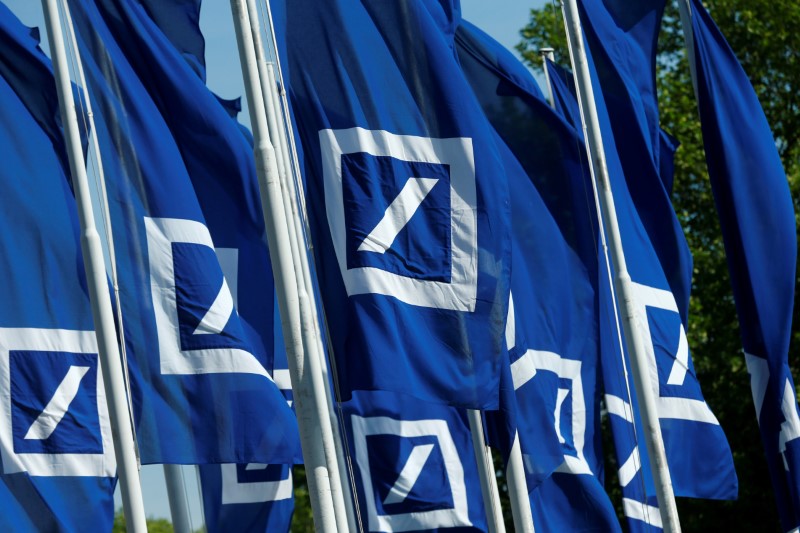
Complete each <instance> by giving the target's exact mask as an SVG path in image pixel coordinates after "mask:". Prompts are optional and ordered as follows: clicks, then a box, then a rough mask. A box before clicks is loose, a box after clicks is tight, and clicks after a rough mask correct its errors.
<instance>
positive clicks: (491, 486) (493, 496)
mask: <svg viewBox="0 0 800 533" xmlns="http://www.w3.org/2000/svg"><path fill="white" fill-rule="evenodd" d="M467 419H468V420H469V431H470V433H471V434H472V449H473V451H474V453H475V463H476V464H477V465H478V478H479V479H480V482H481V496H483V507H484V509H485V510H486V524H487V525H488V526H489V533H505V532H506V525H505V522H503V513H502V510H501V509H500V494H499V493H498V491H497V482H496V480H494V479H493V478H494V464H492V466H491V468H490V467H489V465H490V461H491V460H492V456H491V454H490V453H489V450H488V448H487V447H486V440H485V438H484V435H483V420H481V412H480V411H478V410H476V409H467Z"/></svg>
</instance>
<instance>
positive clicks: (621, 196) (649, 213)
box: [579, 0, 738, 520]
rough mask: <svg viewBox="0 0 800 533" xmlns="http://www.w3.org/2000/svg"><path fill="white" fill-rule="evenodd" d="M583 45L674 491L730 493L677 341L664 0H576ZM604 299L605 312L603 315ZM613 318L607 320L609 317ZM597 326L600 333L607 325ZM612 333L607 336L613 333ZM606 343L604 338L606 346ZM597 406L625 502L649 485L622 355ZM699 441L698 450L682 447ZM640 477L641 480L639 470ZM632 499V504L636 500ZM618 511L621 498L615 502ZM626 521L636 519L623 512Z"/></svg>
mask: <svg viewBox="0 0 800 533" xmlns="http://www.w3.org/2000/svg"><path fill="white" fill-rule="evenodd" d="M579 5H580V7H581V10H582V11H581V18H582V20H583V21H584V30H585V32H586V40H587V43H588V45H589V46H588V48H589V50H588V51H589V53H590V66H591V68H592V77H593V83H595V96H596V98H597V107H598V115H599V118H600V122H601V130H602V135H603V143H604V144H605V150H606V157H607V162H608V167H609V174H610V179H611V189H612V191H613V192H614V201H615V204H616V211H617V217H618V220H619V226H620V233H621V240H622V244H623V249H624V253H625V257H626V259H627V263H628V270H629V273H630V276H631V278H632V281H633V289H634V298H635V300H634V302H635V304H636V317H637V323H638V327H639V328H640V331H641V332H642V334H643V337H644V340H645V351H646V353H647V356H648V359H649V365H648V366H649V374H650V375H651V380H650V382H651V385H652V387H653V389H654V391H655V392H656V393H657V396H656V406H657V410H658V416H659V419H660V423H661V431H662V435H663V437H664V444H665V447H666V453H667V461H668V464H669V467H670V474H671V478H672V483H673V487H674V489H675V494H676V495H678V496H689V497H698V498H714V499H733V498H735V497H736V495H737V492H738V482H737V479H736V473H735V471H734V468H733V460H732V457H731V452H730V448H729V446H728V443H727V439H726V438H725V435H724V432H723V431H722V428H721V427H720V426H719V422H718V421H717V419H716V417H715V416H714V414H713V413H712V412H711V409H710V408H709V406H708V404H706V402H705V400H704V399H703V395H702V391H701V390H700V384H699V382H698V381H697V376H696V374H695V371H694V365H693V363H692V360H691V357H690V355H689V347H688V343H687V340H686V328H687V320H688V308H689V305H688V304H689V291H690V288H691V273H692V270H691V267H692V259H691V254H690V253H689V250H688V246H687V244H686V241H685V238H684V236H683V233H682V231H681V228H680V226H679V224H678V221H677V217H676V215H675V212H674V210H673V209H672V205H671V202H670V198H669V192H668V187H667V185H671V180H672V178H671V177H669V178H662V176H661V172H662V168H663V170H669V168H670V167H671V164H665V165H663V167H662V165H661V162H660V159H661V157H662V155H663V156H665V157H669V156H671V152H668V153H667V154H661V150H660V149H661V146H662V136H661V132H660V129H659V127H658V107H657V103H656V102H655V89H654V84H655V81H654V77H655V74H654V69H655V48H656V47H655V42H656V36H657V34H658V29H659V27H660V21H661V13H662V11H663V2H662V1H659V0H653V1H648V2H640V3H639V4H637V7H636V9H627V8H625V7H624V6H622V5H621V4H620V5H616V4H613V5H608V6H607V5H605V4H604V3H602V2H593V1H584V2H579ZM610 312H613V308H611V307H610V306H606V310H605V312H604V314H605V316H606V320H607V321H609V323H610V324H612V325H613V321H612V320H609V315H610ZM612 327H613V326H612ZM612 327H603V328H602V330H604V331H606V332H612V331H615V330H614V329H612ZM612 340H613V339H612ZM611 345H613V342H609V343H606V346H611ZM603 364H604V369H603V379H604V383H605V389H606V406H607V408H608V410H609V413H610V414H611V415H612V416H611V423H612V431H613V432H614V438H615V444H616V452H617V458H618V461H619V464H620V469H621V470H620V481H621V484H622V485H623V490H625V488H626V487H630V488H631V490H633V488H634V487H635V488H636V489H637V490H639V489H641V492H642V493H641V494H640V495H639V498H640V499H639V500H636V501H635V502H634V501H633V498H631V502H632V503H631V505H634V504H636V505H648V504H649V503H651V501H652V500H650V499H646V498H645V496H647V497H648V498H649V496H652V495H654V494H655V492H654V488H653V485H652V480H651V479H650V474H649V469H650V467H649V462H648V459H647V457H646V453H645V449H644V446H643V445H644V443H643V442H641V439H637V438H636V435H643V432H642V430H641V427H640V421H639V419H638V405H637V404H636V402H635V399H632V398H630V396H629V392H630V391H631V390H632V389H633V385H632V383H630V382H628V381H626V379H625V378H624V377H623V376H625V372H626V368H625V367H626V366H629V365H628V363H627V362H626V360H625V359H622V358H621V357H620V356H619V355H618V352H616V355H615V353H613V352H612V353H611V354H610V355H609V356H604V357H603ZM633 424H636V426H634V425H633ZM691 449H700V450H702V453H691V454H690V453H687V450H691ZM641 476H643V477H644V479H642V477H641ZM637 502H638V503H637ZM624 509H625V511H626V513H627V512H628V510H629V507H627V506H624ZM628 517H629V518H630V519H632V520H635V519H638V515H637V516H633V513H628Z"/></svg>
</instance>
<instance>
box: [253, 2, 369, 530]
mask: <svg viewBox="0 0 800 533" xmlns="http://www.w3.org/2000/svg"><path fill="white" fill-rule="evenodd" d="M247 11H248V15H249V19H250V31H251V33H252V35H253V45H254V47H255V52H256V61H257V63H258V72H259V81H260V84H261V92H262V96H263V98H264V107H265V108H266V111H267V126H268V129H269V135H270V138H271V139H272V140H273V141H274V142H275V149H276V155H277V163H278V175H279V176H280V178H281V191H282V193H283V207H284V210H285V212H286V213H288V214H290V216H291V218H292V220H291V223H290V224H289V225H288V227H287V230H288V232H289V242H290V245H291V248H292V259H293V263H294V264H295V266H297V265H300V268H295V270H294V272H295V282H296V283H297V286H298V288H299V291H300V293H301V299H300V304H301V308H300V319H301V321H302V322H303V324H304V325H305V324H308V323H311V324H313V327H312V328H304V329H303V346H304V348H305V350H306V351H307V352H308V353H309V357H311V358H316V359H317V361H318V363H317V364H318V366H319V367H320V370H322V369H323V367H324V365H325V360H324V357H323V353H322V342H321V339H320V335H319V327H318V326H317V320H318V316H317V307H316V301H315V299H314V292H313V290H312V289H311V287H312V284H311V276H310V272H309V268H308V254H307V252H306V247H305V240H304V239H303V237H302V235H303V233H302V229H301V227H300V216H299V210H298V206H297V201H296V197H297V195H296V193H295V191H294V181H293V180H292V179H291V177H290V172H291V167H290V166H289V164H288V161H289V160H288V152H287V150H286V137H285V134H284V129H283V128H282V127H281V126H282V124H283V122H282V120H281V113H280V111H279V109H280V105H279V104H278V102H277V85H276V83H275V75H274V71H273V68H272V64H270V63H267V59H266V54H265V53H264V46H263V43H262V41H261V24H260V21H259V17H258V10H257V9H256V3H255V0H247ZM304 304H305V305H304ZM322 377H323V378H324V376H322ZM322 383H323V389H324V392H325V395H324V397H323V399H324V400H325V403H326V406H325V408H326V411H327V415H328V416H327V421H326V420H322V421H321V430H322V438H323V441H322V446H323V449H324V450H325V459H326V462H327V465H328V477H329V478H330V485H331V498H332V499H333V506H334V511H335V512H336V525H337V527H338V528H339V530H340V531H343V530H345V529H348V528H353V527H355V519H354V516H353V512H352V508H351V507H348V506H346V505H345V499H344V496H343V489H342V482H341V477H340V474H339V457H338V456H337V455H338V454H337V452H338V451H340V450H341V446H337V444H338V443H337V439H336V437H338V434H337V433H338V432H335V431H334V429H333V424H332V423H331V414H332V410H333V405H332V403H331V402H330V401H329V399H330V387H328V386H327V385H328V382H327V380H325V379H322ZM337 429H338V428H337ZM348 511H349V512H348Z"/></svg>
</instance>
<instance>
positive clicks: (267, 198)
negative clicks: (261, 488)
mask: <svg viewBox="0 0 800 533" xmlns="http://www.w3.org/2000/svg"><path fill="white" fill-rule="evenodd" d="M231 10H232V12H233V19H234V27H235V29H236V41H237V44H238V47H239V58H240V61H241V64H242V73H243V75H244V78H245V93H246V95H247V102H248V107H249V111H250V122H251V126H252V128H253V137H254V139H255V157H256V171H257V173H258V181H259V189H260V193H261V206H262V209H263V211H264V222H265V226H266V233H267V241H268V244H269V251H270V258H271V260H272V272H273V277H274V278H275V290H276V294H277V298H278V307H279V309H280V315H281V325H282V328H283V336H284V340H285V343H286V356H287V360H288V363H289V374H290V376H291V381H292V391H293V394H294V406H295V412H296V413H297V423H298V426H299V428H300V442H301V444H302V451H303V461H304V463H305V466H306V475H307V481H308V488H309V496H310V499H311V507H312V510H313V512H314V522H315V526H316V529H317V531H324V532H335V531H336V530H337V524H336V513H335V511H334V505H333V499H332V494H331V480H330V478H329V474H328V466H327V462H326V455H325V449H324V437H325V433H324V432H323V425H324V424H325V423H326V422H329V421H330V419H329V418H328V416H327V409H326V405H325V399H324V390H323V386H324V384H323V383H322V375H321V372H320V368H319V360H318V359H317V358H315V357H312V356H311V354H309V352H308V351H306V350H304V349H303V345H304V343H303V339H304V337H305V338H308V336H309V335H311V334H313V331H314V329H313V328H314V326H313V324H310V323H308V322H307V321H304V322H302V323H301V316H300V311H301V306H302V307H303V308H304V309H307V308H308V307H307V306H308V295H307V294H306V293H305V290H304V287H298V285H297V284H296V283H295V276H294V267H295V265H293V262H292V246H291V242H290V239H289V234H288V233H287V228H288V227H289V224H291V222H290V221H289V220H288V218H287V216H291V213H286V211H285V209H284V204H283V196H282V192H281V183H280V176H279V173H278V162H277V158H276V153H275V149H274V147H273V145H272V143H271V142H270V136H269V131H268V125H267V116H266V110H265V107H264V97H263V95H262V92H261V85H260V82H259V77H258V65H257V62H256V55H255V49H254V45H253V36H252V33H251V31H250V20H249V16H248V12H247V5H246V3H245V0H231Z"/></svg>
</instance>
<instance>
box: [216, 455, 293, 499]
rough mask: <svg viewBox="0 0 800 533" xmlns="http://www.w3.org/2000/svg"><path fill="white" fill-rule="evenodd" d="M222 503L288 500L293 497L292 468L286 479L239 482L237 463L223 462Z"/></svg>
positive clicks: (221, 467) (221, 468) (221, 466)
mask: <svg viewBox="0 0 800 533" xmlns="http://www.w3.org/2000/svg"><path fill="white" fill-rule="evenodd" d="M219 466H220V470H221V475H222V478H221V481H222V483H221V485H222V505H230V504H239V503H267V502H277V501H280V500H288V499H289V498H291V497H292V495H293V492H292V488H293V487H292V469H291V468H290V469H289V475H288V477H287V478H286V479H279V480H278V481H256V482H252V483H241V482H239V476H238V474H237V470H236V466H237V465H236V464H231V463H227V464H221V465H219Z"/></svg>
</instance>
